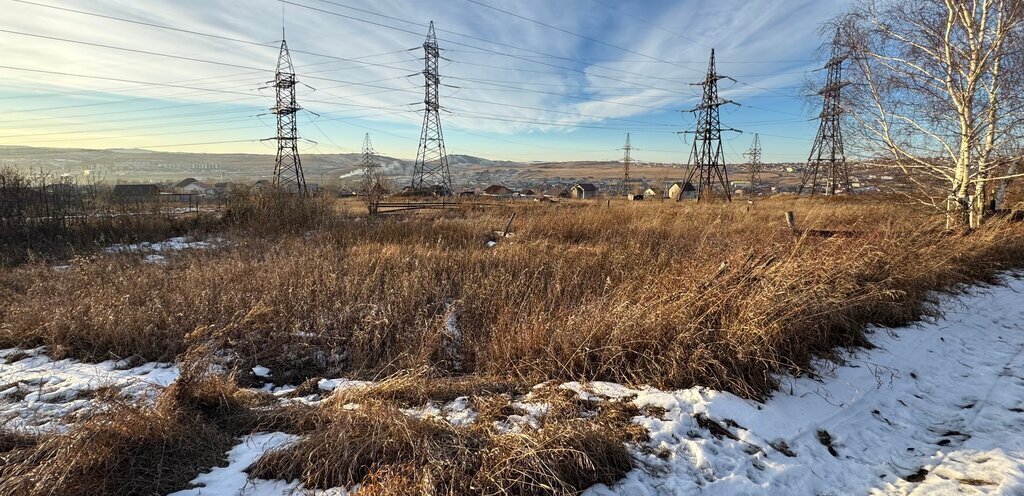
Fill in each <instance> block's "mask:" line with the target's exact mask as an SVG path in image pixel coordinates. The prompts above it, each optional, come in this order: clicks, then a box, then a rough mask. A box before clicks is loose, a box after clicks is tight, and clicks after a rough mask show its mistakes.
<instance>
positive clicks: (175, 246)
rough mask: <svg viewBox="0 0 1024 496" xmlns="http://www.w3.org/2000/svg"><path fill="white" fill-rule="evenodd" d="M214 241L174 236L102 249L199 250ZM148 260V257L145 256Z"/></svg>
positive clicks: (130, 250) (214, 243)
mask: <svg viewBox="0 0 1024 496" xmlns="http://www.w3.org/2000/svg"><path fill="white" fill-rule="evenodd" d="M216 241H217V240H214V241H195V240H193V239H192V238H187V237H176V238H170V239H168V240H166V241H160V242H156V243H150V242H148V241H147V242H142V243H132V244H120V243H119V244H116V245H110V246H108V247H106V248H104V249H103V251H105V252H107V253H162V252H174V251H181V250H201V249H205V248H212V247H213V246H215V245H216ZM147 261H148V258H147Z"/></svg>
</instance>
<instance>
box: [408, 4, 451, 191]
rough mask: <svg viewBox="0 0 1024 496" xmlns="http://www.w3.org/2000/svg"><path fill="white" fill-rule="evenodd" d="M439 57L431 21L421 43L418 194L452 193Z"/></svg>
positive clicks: (415, 175)
mask: <svg viewBox="0 0 1024 496" xmlns="http://www.w3.org/2000/svg"><path fill="white" fill-rule="evenodd" d="M440 59H441V51H440V49H438V46H437V36H436V35H435V34H434V21H430V28H429V30H428V31H427V39H426V41H424V42H423V78H424V80H425V84H424V88H425V95H424V98H423V104H424V105H426V108H425V109H423V131H422V133H421V134H420V146H419V150H418V151H417V152H416V165H415V166H414V167H413V173H412V190H413V192H414V193H419V194H434V195H438V196H449V195H451V194H452V175H451V171H449V170H448V154H447V152H446V151H445V148H444V133H443V132H442V131H441V115H440V114H441V103H440V101H439V99H438V89H439V88H440V87H441V77H440V75H439V74H438V68H437V65H438V61H439V60H440Z"/></svg>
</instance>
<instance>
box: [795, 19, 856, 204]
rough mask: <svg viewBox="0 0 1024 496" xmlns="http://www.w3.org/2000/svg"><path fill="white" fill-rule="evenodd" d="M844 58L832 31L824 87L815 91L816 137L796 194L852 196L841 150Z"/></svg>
mask: <svg viewBox="0 0 1024 496" xmlns="http://www.w3.org/2000/svg"><path fill="white" fill-rule="evenodd" d="M845 60H846V55H845V54H841V53H840V52H839V30H838V29H837V30H836V37H835V40H834V41H833V42H832V56H831V57H830V58H829V61H828V63H827V64H825V69H827V70H828V76H827V77H826V79H825V87H824V88H822V89H821V91H819V92H818V94H819V95H821V96H822V97H823V98H824V103H823V105H822V109H821V115H820V116H819V119H820V121H821V122H820V124H819V125H818V135H817V137H815V138H814V146H812V147H811V155H810V156H809V157H808V158H807V168H806V169H805V170H804V176H803V179H802V180H801V181H800V190H799V193H803V192H804V190H805V189H807V188H810V194H811V195H812V196H813V195H814V194H816V193H819V192H820V193H823V194H825V195H826V196H832V195H835V194H836V193H837V192H838V191H839V190H840V188H842V189H843V190H845V191H847V192H849V193H852V192H853V189H852V188H851V187H850V171H849V167H848V166H847V165H846V153H845V151H844V150H843V130H842V126H841V122H842V115H843V107H842V101H841V99H840V98H841V94H842V90H843V87H845V86H847V85H848V84H850V83H849V82H848V81H843V62H844V61H845Z"/></svg>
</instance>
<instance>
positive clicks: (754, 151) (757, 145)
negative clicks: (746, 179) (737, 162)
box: [744, 133, 763, 196]
mask: <svg viewBox="0 0 1024 496" xmlns="http://www.w3.org/2000/svg"><path fill="white" fill-rule="evenodd" d="M744 155H746V156H747V161H748V162H747V169H748V171H749V172H750V195H751V196H753V195H754V191H757V185H758V183H760V182H761V169H762V167H763V164H761V136H760V135H758V134H757V133H755V134H754V142H753V143H751V144H750V150H748V151H747V153H744Z"/></svg>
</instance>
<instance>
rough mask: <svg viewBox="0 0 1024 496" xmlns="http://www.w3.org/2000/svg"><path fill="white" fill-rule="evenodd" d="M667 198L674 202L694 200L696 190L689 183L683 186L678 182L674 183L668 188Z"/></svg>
mask: <svg viewBox="0 0 1024 496" xmlns="http://www.w3.org/2000/svg"><path fill="white" fill-rule="evenodd" d="M668 197H669V198H671V199H673V200H675V201H680V200H685V199H689V198H696V197H697V188H694V187H693V183H691V182H690V181H686V184H685V185H684V184H683V183H680V182H675V183H672V185H671V186H669V187H668Z"/></svg>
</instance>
